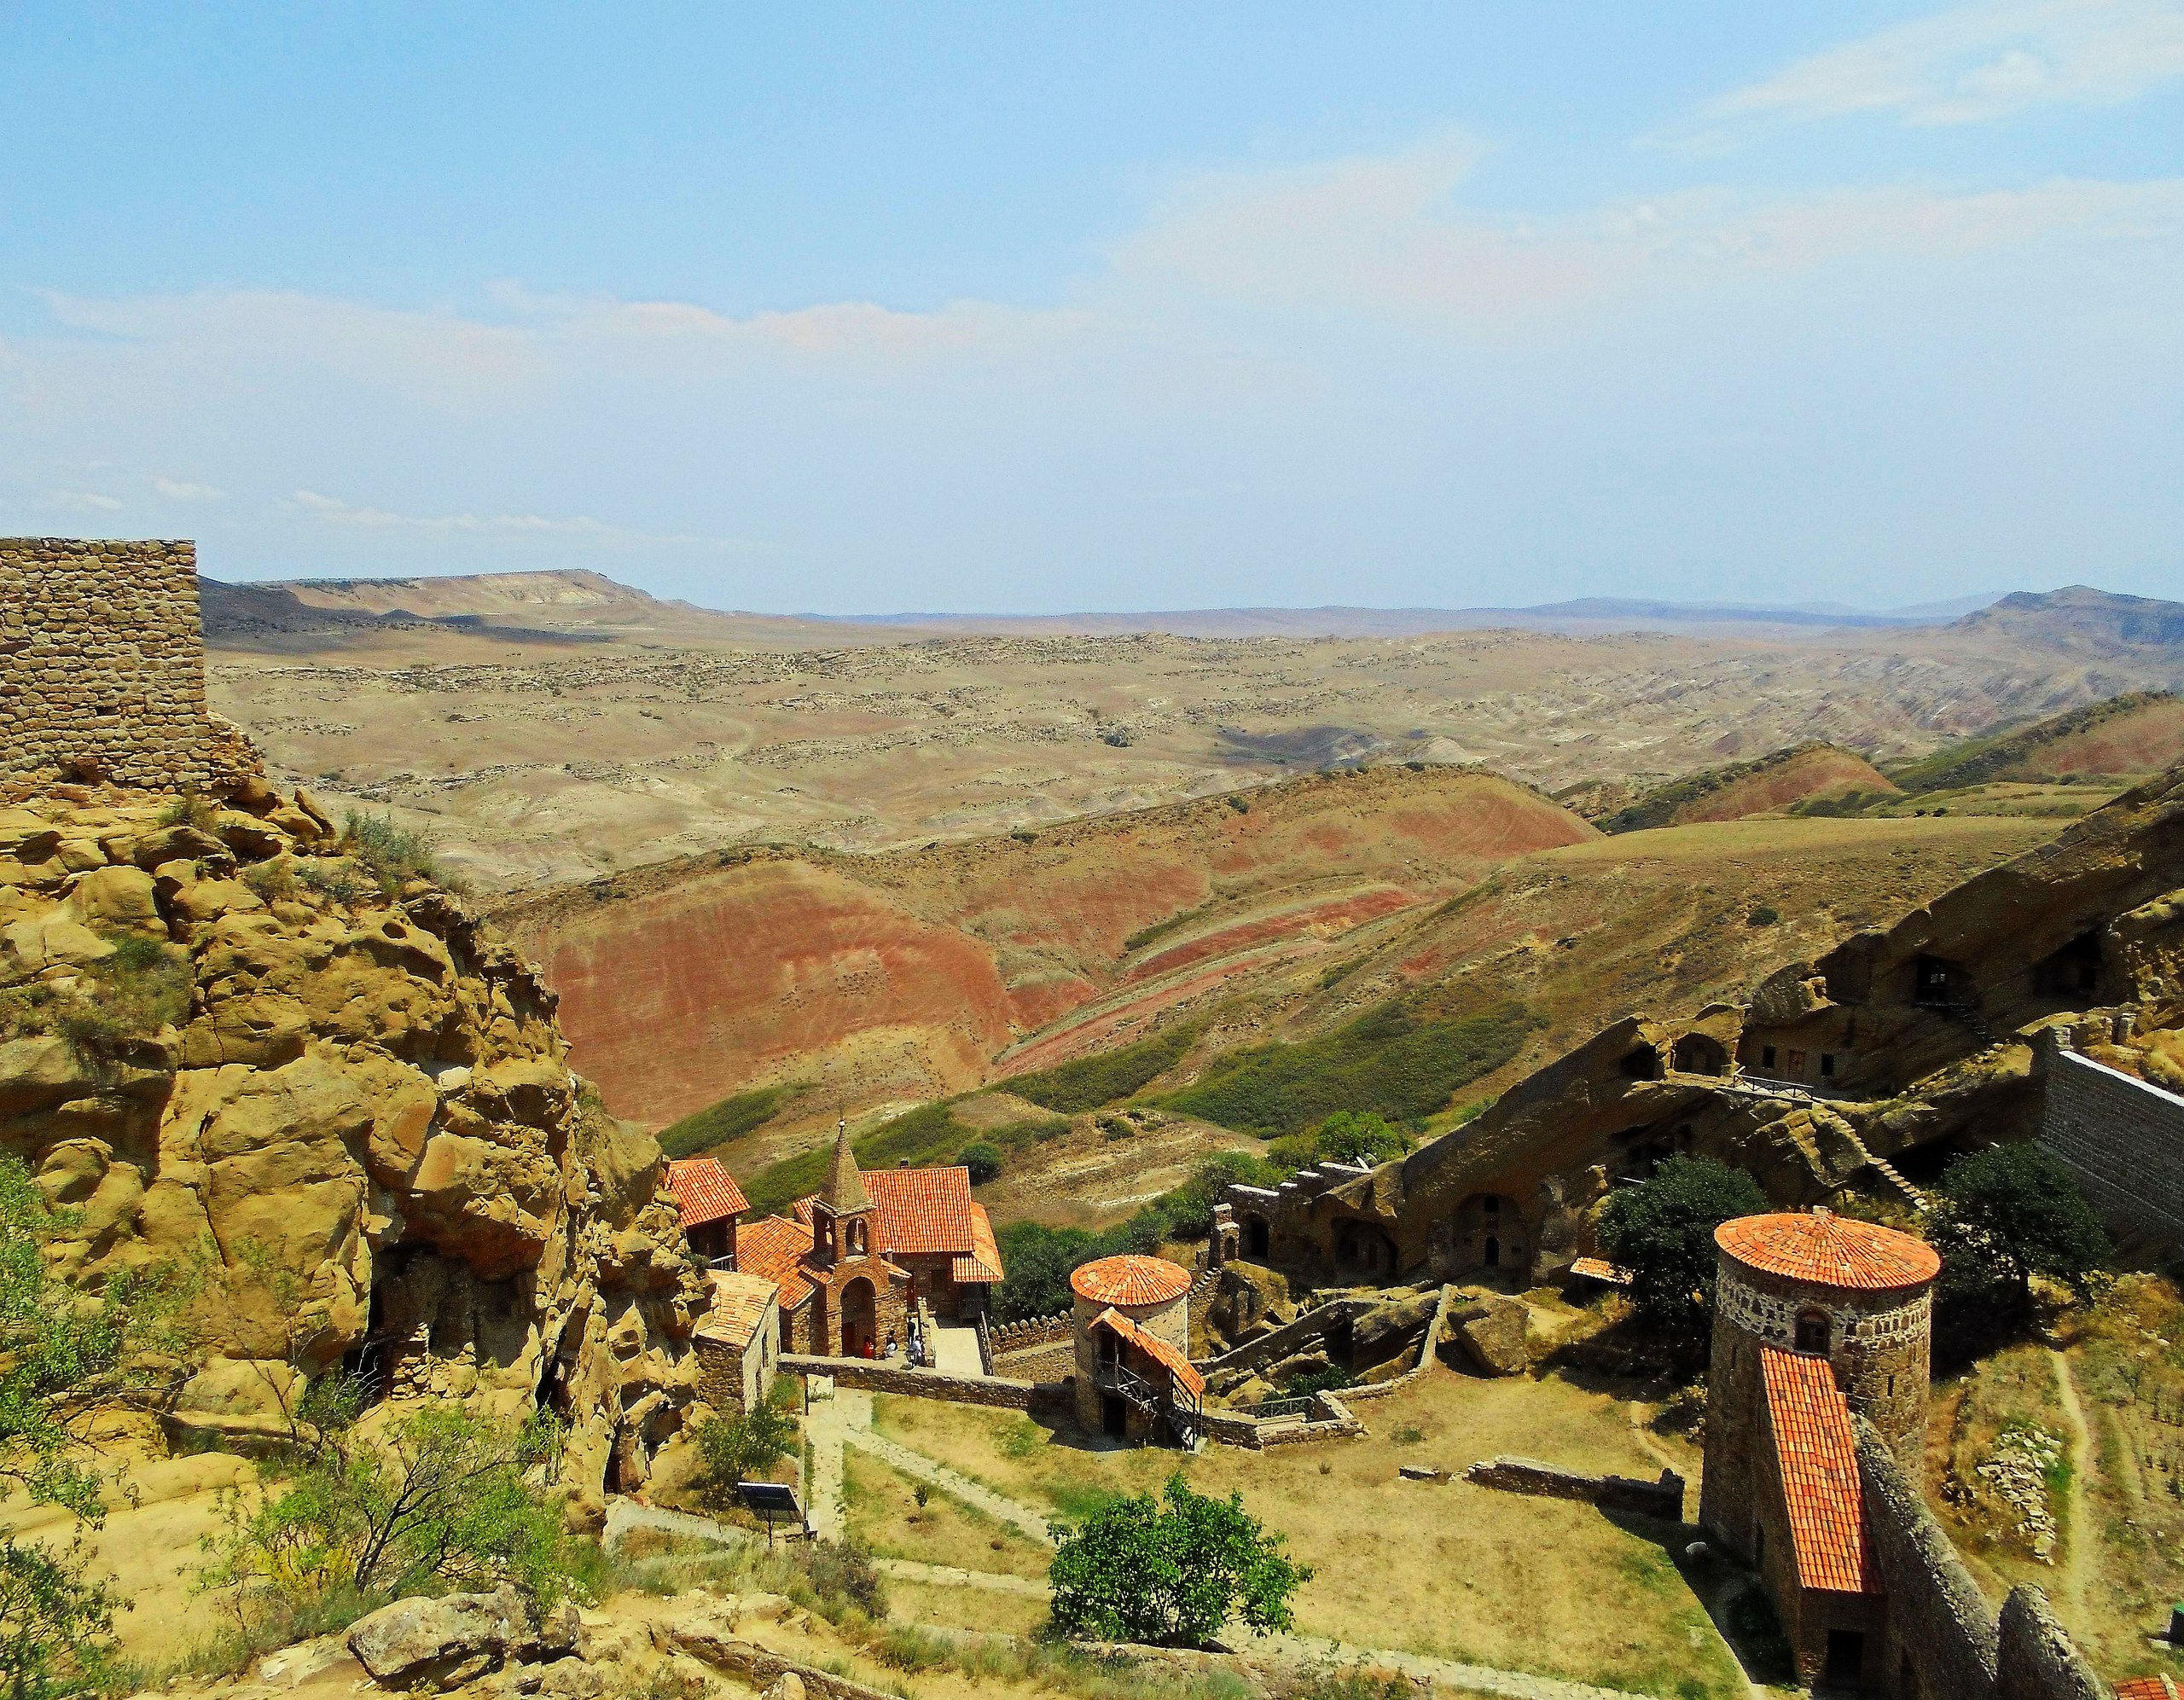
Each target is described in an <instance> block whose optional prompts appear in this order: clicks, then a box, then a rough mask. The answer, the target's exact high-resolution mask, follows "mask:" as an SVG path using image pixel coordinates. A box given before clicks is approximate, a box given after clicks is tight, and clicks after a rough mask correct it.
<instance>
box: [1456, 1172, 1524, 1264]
mask: <svg viewBox="0 0 2184 1700" xmlns="http://www.w3.org/2000/svg"><path fill="white" fill-rule="evenodd" d="M1454 1239H1455V1245H1454V1250H1455V1272H1456V1273H1458V1274H1461V1273H1462V1272H1463V1271H1465V1270H1467V1269H1492V1270H1496V1271H1514V1272H1515V1273H1516V1274H1520V1275H1521V1274H1524V1273H1525V1272H1526V1271H1527V1270H1529V1269H1530V1268H1531V1248H1530V1243H1529V1242H1530V1236H1529V1235H1528V1234H1527V1233H1526V1232H1525V1215H1524V1212H1523V1211H1522V1210H1519V1209H1518V1207H1517V1201H1516V1200H1515V1199H1514V1198H1509V1197H1507V1196H1506V1195H1505V1194H1502V1193H1499V1192H1474V1193H1472V1195H1471V1197H1469V1198H1466V1199H1465V1200H1464V1201H1463V1203H1462V1204H1459V1205H1457V1206H1456V1221H1455V1236H1454Z"/></svg>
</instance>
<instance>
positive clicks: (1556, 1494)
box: [1464, 1457, 1683, 1523]
mask: <svg viewBox="0 0 2184 1700" xmlns="http://www.w3.org/2000/svg"><path fill="white" fill-rule="evenodd" d="M1464 1476H1465V1477H1466V1478H1467V1480H1469V1481H1472V1482H1478V1485H1479V1486H1480V1487H1482V1488H1501V1489H1502V1491H1503V1492H1504V1493H1509V1494H1544V1495H1545V1496H1546V1497H1548V1499H1554V1500H1583V1501H1584V1502H1585V1503H1586V1504H1588V1505H1594V1506H1606V1507H1608V1508H1610V1509H1612V1510H1617V1511H1636V1512H1638V1513H1639V1514H1640V1515H1641V1516H1643V1517H1664V1518H1665V1519H1667V1520H1668V1521H1669V1522H1670V1523H1682V1521H1683V1477H1681V1476H1679V1475H1677V1474H1676V1471H1673V1470H1664V1471H1661V1479H1660V1480H1659V1481H1658V1482H1647V1481H1641V1480H1640V1479H1638V1478H1637V1477H1630V1476H1588V1475H1586V1474H1584V1473H1583V1471H1577V1470H1565V1469H1563V1468H1562V1467H1561V1466H1560V1465H1554V1464H1542V1463H1541V1462H1540V1461H1539V1460H1538V1459H1536V1458H1506V1457H1505V1458H1489V1459H1481V1460H1480V1461H1479V1462H1478V1463H1477V1464H1474V1465H1472V1467H1471V1468H1470V1469H1468V1470H1467V1471H1464Z"/></svg>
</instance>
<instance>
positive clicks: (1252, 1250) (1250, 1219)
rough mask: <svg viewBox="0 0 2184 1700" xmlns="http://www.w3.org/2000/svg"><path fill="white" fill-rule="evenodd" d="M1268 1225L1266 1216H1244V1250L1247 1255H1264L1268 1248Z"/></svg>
mask: <svg viewBox="0 0 2184 1700" xmlns="http://www.w3.org/2000/svg"><path fill="white" fill-rule="evenodd" d="M1267 1239H1268V1234H1267V1226H1266V1218H1265V1217H1264V1216H1246V1217H1245V1218H1244V1250H1245V1255H1246V1256H1251V1257H1263V1256H1266V1248H1267Z"/></svg>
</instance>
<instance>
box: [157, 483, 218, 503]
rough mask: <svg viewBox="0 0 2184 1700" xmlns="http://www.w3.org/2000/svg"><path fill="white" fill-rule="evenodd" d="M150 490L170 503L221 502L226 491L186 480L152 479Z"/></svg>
mask: <svg viewBox="0 0 2184 1700" xmlns="http://www.w3.org/2000/svg"><path fill="white" fill-rule="evenodd" d="M152 488H153V489H154V490H157V491H159V493H160V495H161V496H165V497H166V498H167V500H168V501H170V502H223V501H225V500H226V499H227V494H228V493H227V491H225V490H221V489H218V488H217V487H216V486H214V485H212V484H193V483H191V482H190V481H189V479H163V478H154V479H153V480H152Z"/></svg>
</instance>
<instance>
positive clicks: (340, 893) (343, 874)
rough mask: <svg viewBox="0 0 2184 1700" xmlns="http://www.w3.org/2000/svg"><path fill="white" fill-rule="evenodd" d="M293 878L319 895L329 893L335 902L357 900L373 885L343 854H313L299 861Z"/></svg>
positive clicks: (366, 894) (361, 899) (354, 901)
mask: <svg viewBox="0 0 2184 1700" xmlns="http://www.w3.org/2000/svg"><path fill="white" fill-rule="evenodd" d="M296 878H297V879H300V880H301V881H303V883H304V884H305V885H306V886H308V887H309V888H310V889H311V891H316V892H317V893H318V894H319V896H322V897H330V898H332V899H333V900H334V902H337V903H357V902H363V900H364V898H366V897H368V896H370V895H371V893H372V892H373V891H374V890H375V889H376V888H375V887H374V886H373V885H372V884H371V882H370V881H369V880H367V879H364V878H363V875H362V874H360V873H358V872H357V865H356V863H354V862H351V861H350V860H349V859H348V858H347V857H346V856H331V857H319V856H313V857H312V858H311V860H310V861H309V862H299V863H298V864H297V866H296Z"/></svg>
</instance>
